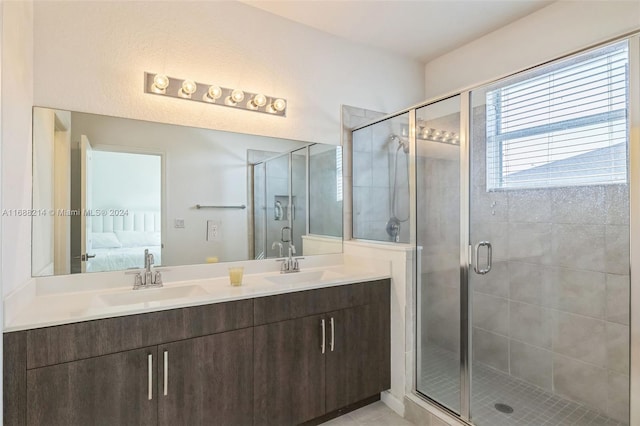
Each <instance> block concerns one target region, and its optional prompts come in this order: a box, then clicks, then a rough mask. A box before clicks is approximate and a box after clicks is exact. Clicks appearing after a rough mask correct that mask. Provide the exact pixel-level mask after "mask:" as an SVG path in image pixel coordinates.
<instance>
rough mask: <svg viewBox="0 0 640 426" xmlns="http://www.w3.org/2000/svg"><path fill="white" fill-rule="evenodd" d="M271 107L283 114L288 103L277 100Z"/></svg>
mask: <svg viewBox="0 0 640 426" xmlns="http://www.w3.org/2000/svg"><path fill="white" fill-rule="evenodd" d="M271 105H272V106H273V109H274V110H276V111H278V112H282V111H284V109H285V108H286V107H287V102H285V100H284V99H276V100H275V101H273V103H272V104H271Z"/></svg>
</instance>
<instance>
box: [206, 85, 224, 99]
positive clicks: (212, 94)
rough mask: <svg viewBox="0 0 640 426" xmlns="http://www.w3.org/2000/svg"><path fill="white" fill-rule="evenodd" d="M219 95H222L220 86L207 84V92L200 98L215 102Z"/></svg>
mask: <svg viewBox="0 0 640 426" xmlns="http://www.w3.org/2000/svg"><path fill="white" fill-rule="evenodd" d="M220 96H222V89H221V88H220V87H218V86H209V90H207V93H205V94H204V96H203V97H202V99H203V100H204V101H207V102H215V101H216V99H218V98H219V97H220Z"/></svg>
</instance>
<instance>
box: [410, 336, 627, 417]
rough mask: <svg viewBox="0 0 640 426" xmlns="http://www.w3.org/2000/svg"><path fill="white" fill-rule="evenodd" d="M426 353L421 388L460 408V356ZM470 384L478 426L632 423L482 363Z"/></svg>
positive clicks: (436, 350)
mask: <svg viewBox="0 0 640 426" xmlns="http://www.w3.org/2000/svg"><path fill="white" fill-rule="evenodd" d="M422 356H423V361H422V371H421V379H422V380H421V382H420V383H419V385H418V390H420V391H421V392H422V393H424V394H425V395H429V396H431V397H433V398H434V399H435V400H436V401H438V402H440V403H441V404H443V405H446V406H448V407H451V408H454V409H456V410H457V409H458V407H459V406H460V395H459V383H460V370H459V368H460V362H459V361H458V357H457V355H456V354H454V353H453V352H450V351H447V350H445V349H441V348H438V347H430V348H428V349H425V350H423V353H422ZM472 387H473V391H472V400H471V410H472V416H473V423H474V424H476V425H478V426H569V425H573V426H626V425H628V423H621V422H619V421H617V420H613V419H611V418H609V417H606V416H604V415H603V414H600V413H598V412H596V411H593V410H589V409H588V408H587V407H585V406H584V405H582V404H580V403H577V402H573V401H569V400H567V399H564V398H562V397H559V396H557V395H554V394H552V393H551V392H547V391H545V390H543V389H540V388H538V387H536V386H533V385H530V384H528V383H526V382H524V381H522V380H519V379H517V378H515V377H512V376H509V375H508V374H505V373H502V372H500V371H497V370H494V369H492V368H490V367H487V366H485V365H482V364H477V363H475V364H474V365H473V378H472ZM497 403H502V404H507V405H509V406H510V407H512V408H513V413H510V414H506V413H502V412H500V411H498V410H497V409H496V408H495V407H494V405H495V404H497Z"/></svg>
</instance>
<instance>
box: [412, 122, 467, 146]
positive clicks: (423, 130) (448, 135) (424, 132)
mask: <svg viewBox="0 0 640 426" xmlns="http://www.w3.org/2000/svg"><path fill="white" fill-rule="evenodd" d="M417 127H418V131H417V132H416V135H417V137H418V139H421V140H426V141H433V142H444V143H448V144H452V145H458V144H459V143H460V137H459V136H458V135H457V134H456V133H455V132H449V131H445V130H438V129H433V128H431V127H427V126H426V125H424V124H423V123H419V124H418V126H417Z"/></svg>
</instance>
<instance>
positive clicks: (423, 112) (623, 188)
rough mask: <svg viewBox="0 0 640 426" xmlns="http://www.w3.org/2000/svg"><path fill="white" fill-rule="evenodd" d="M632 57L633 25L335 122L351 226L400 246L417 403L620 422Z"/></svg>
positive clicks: (532, 420)
mask: <svg viewBox="0 0 640 426" xmlns="http://www.w3.org/2000/svg"><path fill="white" fill-rule="evenodd" d="M632 48H633V49H632ZM639 58H640V41H639V40H638V37H637V36H636V37H634V38H632V39H630V40H623V41H620V42H616V43H612V44H608V45H605V46H603V47H599V48H597V49H592V50H589V51H586V52H585V53H581V54H579V55H574V56H571V57H568V58H566V59H563V60H560V61H556V62H554V63H552V64H550V65H547V66H544V67H540V68H537V69H534V70H531V71H528V72H526V73H520V74H517V75H514V76H513V77H510V78H507V79H503V80H500V81H497V82H495V83H492V84H490V85H486V86H483V87H478V88H476V89H474V90H472V91H467V92H463V93H460V94H458V95H455V96H451V97H448V98H445V99H441V100H438V101H435V102H430V103H426V104H424V105H422V106H420V107H417V108H412V109H409V110H408V111H405V112H402V113H399V114H396V115H394V116H392V117H387V118H383V119H381V120H379V121H376V122H374V123H371V124H369V125H366V126H364V127H362V128H358V129H355V130H354V131H353V179H354V201H353V202H354V217H353V221H354V223H353V229H354V231H353V232H354V234H353V236H354V237H355V238H365V239H378V240H383V241H389V242H398V241H411V242H412V243H415V245H416V275H415V301H416V303H415V319H416V322H415V329H414V330H415V348H414V354H415V356H414V360H415V370H414V372H415V376H414V392H415V393H416V394H417V395H418V396H420V397H422V398H424V399H426V400H427V401H429V402H430V403H432V404H435V405H437V406H439V407H440V408H442V409H444V410H446V411H448V412H449V413H450V414H452V415H454V416H457V417H459V418H461V419H462V420H465V421H467V422H471V423H473V424H476V425H482V426H500V425H505V426H510V425H515V424H519V425H520V424H522V425H531V426H538V425H542V424H549V425H564V424H574V425H593V424H597V425H629V424H630V407H631V404H630V383H631V382H632V380H631V377H633V376H632V375H630V370H631V368H630V351H631V349H630V348H631V344H630V336H631V332H630V331H631V330H630V327H631V318H630V306H631V300H632V299H631V284H630V282H631V276H630V269H631V264H630V261H631V257H630V245H631V239H630V235H631V229H630V226H632V225H633V217H632V216H631V215H630V208H633V207H632V206H633V203H631V201H630V200H631V199H632V198H633V197H632V194H633V193H634V191H633V190H632V186H633V185H637V181H638V179H639V178H640V176H638V174H639V173H638V172H639V171H638V170H637V166H636V169H634V167H632V164H634V162H633V161H631V160H632V157H633V152H634V151H633V149H632V148H630V147H632V146H633V143H635V144H639V143H640V141H639V140H638V135H637V134H636V136H635V138H636V139H635V140H634V137H633V133H631V132H630V130H629V129H630V128H633V126H632V122H633V120H636V126H637V125H638V123H639V122H640V119H639V118H638V115H640V108H639V107H638V103H639V102H640V96H638V97H637V98H630V97H629V93H636V94H639V95H640V66H638V62H640V60H639ZM633 69H635V70H636V74H633V73H630V70H633ZM634 108H635V109H634ZM634 111H635V112H634ZM406 127H408V129H407V130H405V128H406ZM405 143H406V144H407V146H408V147H409V149H408V151H409V153H410V154H409V162H408V164H409V172H408V175H407V176H412V177H413V178H414V179H411V180H409V179H408V178H407V182H410V190H408V192H407V193H408V196H409V198H410V200H411V202H406V203H405V204H406V205H411V204H412V205H413V206H414V208H413V213H414V214H415V216H414V217H415V220H414V221H413V223H412V221H411V220H409V221H408V222H407V226H406V228H409V229H411V228H412V227H413V229H412V232H410V233H409V234H408V235H404V234H403V232H404V230H403V227H404V226H405V225H404V222H403V221H400V223H401V225H400V233H399V234H398V235H400V238H399V239H398V238H396V237H395V236H391V237H390V235H389V234H387V235H385V233H386V231H385V227H384V226H381V225H382V223H383V222H384V223H385V224H387V223H388V222H389V220H390V219H393V218H396V219H399V218H402V217H403V216H402V214H398V212H399V211H402V210H401V209H399V210H394V207H396V208H397V206H395V205H394V202H393V199H394V192H397V193H398V194H399V193H401V192H402V191H403V189H399V188H402V186H401V185H398V184H397V181H394V176H396V175H397V173H398V172H400V174H403V175H404V173H405V171H404V170H403V169H401V168H400V167H401V165H402V160H398V161H396V158H400V159H402V158H403V157H402V155H403V154H399V153H400V152H401V151H402V150H403V149H404V144H405ZM635 152H636V155H637V154H638V152H637V148H636V151H635ZM396 153H398V156H397V157H396ZM385 156H386V157H385ZM376 157H378V163H377V164H378V165H376V163H375V161H376ZM398 164H400V166H398ZM381 169H382V170H383V172H379V174H381V175H385V174H386V177H380V176H376V170H378V171H380V170H381ZM634 176H635V180H634V179H633V177H634ZM634 182H635V183H634ZM376 185H379V186H376ZM377 188H379V190H378V189H377ZM383 189H384V190H383ZM637 189H638V188H635V190H636V191H637ZM396 190H397V191H396ZM374 191H376V192H374ZM396 196H397V194H396ZM363 218H364V219H363ZM385 219H386V222H385Z"/></svg>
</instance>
